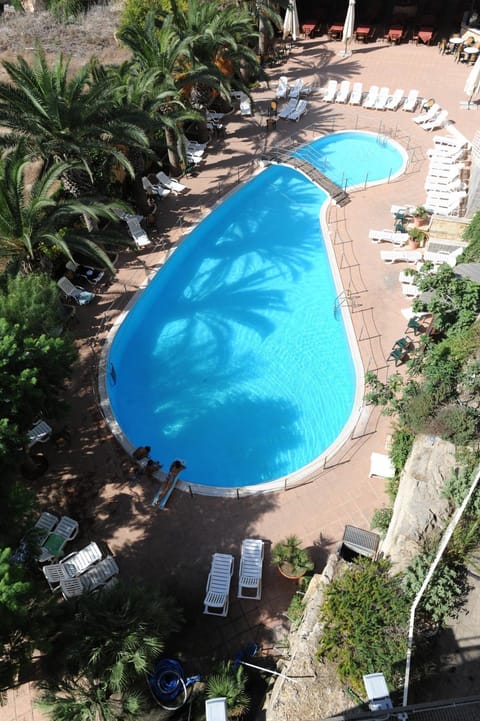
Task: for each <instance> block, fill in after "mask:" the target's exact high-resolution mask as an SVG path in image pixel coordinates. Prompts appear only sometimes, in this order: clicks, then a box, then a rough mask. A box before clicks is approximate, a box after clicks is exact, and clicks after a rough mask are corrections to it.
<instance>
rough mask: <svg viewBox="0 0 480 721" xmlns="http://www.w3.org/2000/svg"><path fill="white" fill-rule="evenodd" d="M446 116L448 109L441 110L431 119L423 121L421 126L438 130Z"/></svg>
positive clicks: (444, 121)
mask: <svg viewBox="0 0 480 721" xmlns="http://www.w3.org/2000/svg"><path fill="white" fill-rule="evenodd" d="M447 118H448V110H441V111H440V112H439V113H438V115H437V116H436V117H434V118H433V120H430V122H428V123H423V125H422V128H423V129H424V130H429V131H430V130H438V129H439V128H443V126H444V125H445V123H446V121H447Z"/></svg>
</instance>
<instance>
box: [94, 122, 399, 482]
mask: <svg viewBox="0 0 480 721" xmlns="http://www.w3.org/2000/svg"><path fill="white" fill-rule="evenodd" d="M340 135H345V137H344V138H341V137H339V136H340ZM352 136H353V137H352ZM371 138H375V136H370V134H365V133H350V134H336V139H335V136H328V137H327V138H322V139H321V140H319V141H316V142H315V144H314V149H315V153H319V154H320V156H321V158H322V163H324V164H325V162H326V160H325V159H326V158H327V159H328V164H331V165H332V167H333V168H335V172H336V173H340V172H345V169H346V168H348V163H349V162H350V161H351V157H352V152H353V150H354V148H353V146H355V151H356V152H359V147H360V146H361V145H362V146H363V152H360V159H359V161H358V162H356V167H355V174H354V173H350V170H349V173H350V175H352V178H351V184H355V183H356V182H363V180H364V176H365V169H366V167H369V168H372V167H373V166H374V167H375V169H376V170H375V172H376V174H377V175H378V178H375V179H376V180H379V179H380V178H381V177H382V176H381V173H382V172H383V177H387V176H388V175H389V174H390V173H391V169H392V157H391V154H390V146H389V145H388V150H389V152H388V154H387V155H386V156H385V157H386V162H385V165H383V169H382V162H381V158H382V153H383V152H384V150H385V147H386V146H385V144H384V143H383V142H382V143H379V142H374V143H373V145H372V142H371ZM322 141H323V142H322ZM342 141H345V142H348V144H349V145H350V149H349V151H348V153H347V154H346V155H343V156H341V159H339V161H338V162H337V160H336V155H335V146H337V147H338V146H341V144H342ZM352 144H353V145H352ZM312 147H313V146H312ZM307 151H308V148H305V149H302V150H301V151H299V153H303V152H307ZM396 153H397V156H396V161H397V163H396V172H398V171H399V169H400V168H401V166H402V160H403V159H402V156H401V154H400V153H399V151H398V150H397V151H396ZM340 155H341V154H339V158H340ZM372 158H374V159H373V160H372ZM308 159H309V160H311V159H310V157H309V158H308ZM311 162H312V161H311ZM341 163H345V164H346V165H345V167H344V169H343V171H342V170H341V169H340V168H339V167H338V166H339V164H341ZM320 169H321V170H322V172H326V174H328V175H330V168H327V170H325V169H323V168H320ZM373 179H374V178H372V180H373ZM326 197H327V196H326V194H325V192H324V191H323V190H321V189H320V188H318V187H317V186H316V185H314V184H313V183H312V182H311V181H310V180H309V179H308V178H306V177H305V176H304V175H302V174H301V173H299V172H297V171H295V170H293V169H291V168H288V167H283V166H272V167H269V168H267V169H266V170H265V171H264V172H262V173H260V174H259V175H258V176H256V177H255V178H254V179H252V180H251V181H249V182H248V183H246V184H245V185H243V186H242V187H240V188H239V189H238V190H237V191H236V192H235V193H233V194H232V195H231V196H229V197H228V198H227V199H226V200H225V201H224V202H223V203H222V204H221V205H220V206H218V207H217V208H216V209H215V210H214V211H213V212H212V213H210V215H209V216H208V217H207V218H206V219H205V220H203V221H202V222H201V223H200V224H199V225H198V226H197V227H196V229H195V230H194V231H193V232H192V233H190V235H189V236H188V237H187V238H186V239H185V240H184V241H183V243H182V244H181V246H180V247H179V248H178V249H177V250H176V251H175V253H174V255H173V256H172V257H171V258H170V259H169V260H168V262H167V263H166V264H165V266H163V268H162V269H161V270H160V271H159V272H158V273H157V275H156V276H155V278H154V279H153V280H152V282H151V283H150V284H149V285H148V287H147V288H146V289H145V290H144V291H143V293H142V294H141V296H140V297H139V298H138V300H137V302H136V303H135V305H134V307H133V309H132V310H131V311H130V313H129V314H128V315H127V316H126V318H125V320H124V321H123V323H122V324H121V325H120V327H119V328H118V330H117V332H116V334H115V335H114V338H113V340H112V343H111V346H110V350H109V354H108V361H107V363H106V367H107V374H106V389H107V392H108V398H109V402H110V406H111V410H112V412H113V415H114V417H115V419H116V421H117V422H118V424H119V426H120V429H121V432H122V434H124V435H125V436H126V437H127V438H128V439H129V441H130V442H131V443H132V444H133V445H134V446H137V445H145V444H146V445H150V446H151V447H152V453H151V455H152V457H153V458H156V459H159V460H160V461H162V462H163V463H164V465H165V466H167V465H168V464H169V463H170V461H171V460H172V459H173V458H174V457H178V456H179V457H181V458H184V459H185V461H186V464H187V471H185V473H184V474H183V475H184V476H185V478H187V479H188V481H189V482H192V483H195V484H201V485H203V486H208V487H210V488H212V487H223V488H235V487H245V486H254V487H258V488H259V487H263V484H265V483H268V482H270V481H272V480H273V479H279V478H282V477H285V476H289V475H290V474H292V473H294V472H296V471H298V469H301V468H302V467H304V466H306V465H308V464H310V463H313V462H314V461H315V459H316V458H318V457H319V456H320V455H321V454H322V453H324V452H325V451H326V449H327V448H328V447H329V446H331V444H333V443H334V442H335V440H336V439H337V437H338V436H339V434H341V432H342V429H344V428H345V426H346V424H347V423H348V420H349V418H350V417H351V415H352V413H353V410H354V406H355V403H356V400H355V399H356V397H357V396H358V384H357V376H358V375H359V373H358V372H357V370H356V368H355V363H354V360H353V357H352V350H353V349H352V348H350V346H349V340H348V338H347V333H346V331H345V325H344V319H343V316H342V314H341V313H340V314H339V313H334V302H335V297H336V296H337V294H338V292H339V289H338V288H337V287H336V284H335V282H334V277H333V274H332V270H331V267H330V263H329V260H328V252H327V247H326V244H325V242H324V239H323V234H322V232H321V229H320V224H319V212H320V208H321V206H322V205H323V203H324V201H325V200H326ZM358 371H360V369H358ZM360 378H361V374H360Z"/></svg>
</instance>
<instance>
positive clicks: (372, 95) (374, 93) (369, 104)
mask: <svg viewBox="0 0 480 721" xmlns="http://www.w3.org/2000/svg"><path fill="white" fill-rule="evenodd" d="M379 92H380V88H379V87H378V85H371V86H370V89H369V91H368V93H367V97H366V98H365V100H364V101H363V104H362V105H363V107H364V108H369V109H372V108H374V107H375V103H376V102H377V98H378V93H379Z"/></svg>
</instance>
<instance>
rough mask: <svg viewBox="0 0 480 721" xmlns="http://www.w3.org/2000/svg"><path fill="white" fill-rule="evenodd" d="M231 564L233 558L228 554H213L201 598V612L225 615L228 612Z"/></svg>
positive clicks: (211, 614) (231, 573)
mask: <svg viewBox="0 0 480 721" xmlns="http://www.w3.org/2000/svg"><path fill="white" fill-rule="evenodd" d="M233 564H234V559H233V556H231V555H230V554H228V553H214V554H213V556H212V564H211V567H210V573H209V574H208V580H207V588H206V593H205V598H204V600H203V613H205V614H207V615H209V616H226V615H227V614H228V606H229V593H230V581H231V579H232V575H233Z"/></svg>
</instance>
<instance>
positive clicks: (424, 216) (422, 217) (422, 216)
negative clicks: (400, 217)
mask: <svg viewBox="0 0 480 721" xmlns="http://www.w3.org/2000/svg"><path fill="white" fill-rule="evenodd" d="M412 216H413V224H414V225H415V226H416V227H417V228H418V227H419V226H421V225H425V224H426V222H427V220H428V217H429V212H428V210H427V209H426V208H425V207H424V206H423V205H417V207H416V208H415V210H414V211H413V213H412Z"/></svg>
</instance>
